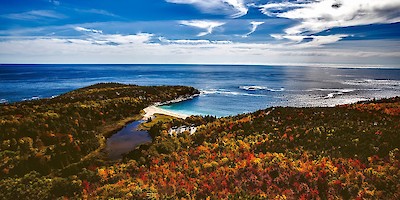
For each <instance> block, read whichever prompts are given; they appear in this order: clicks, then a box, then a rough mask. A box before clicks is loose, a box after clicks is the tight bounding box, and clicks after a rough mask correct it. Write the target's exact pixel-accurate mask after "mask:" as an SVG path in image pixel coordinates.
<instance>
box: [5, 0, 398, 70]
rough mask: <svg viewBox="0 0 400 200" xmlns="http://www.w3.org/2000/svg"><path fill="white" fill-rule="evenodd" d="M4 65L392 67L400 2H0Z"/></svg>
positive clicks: (37, 0) (396, 64)
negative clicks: (131, 64) (107, 64)
mask: <svg viewBox="0 0 400 200" xmlns="http://www.w3.org/2000/svg"><path fill="white" fill-rule="evenodd" d="M0 4H1V6H0V63H20V64H23V63H94V64H97V63H135V64H257V65H258V64H260V65H303V64H304V65H323V66H361V67H367V66H389V67H399V63H400V0H274V1H270V0H118V1H110V0H12V1H11V0H0Z"/></svg>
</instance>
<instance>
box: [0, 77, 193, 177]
mask: <svg viewBox="0 0 400 200" xmlns="http://www.w3.org/2000/svg"><path fill="white" fill-rule="evenodd" d="M197 92H198V91H197V90H195V89H194V88H191V87H184V86H158V87H146V86H137V85H123V84H117V83H106V84H96V85H92V86H89V87H85V88H82V89H78V90H75V91H72V92H69V93H66V94H63V95H61V96H58V97H56V98H52V99H41V100H36V101H26V102H19V103H13V104H2V105H0V141H1V143H0V161H1V162H0V177H6V176H12V175H18V176H22V175H24V174H26V173H28V172H30V171H32V170H35V171H37V172H39V173H40V174H49V173H50V172H53V171H54V170H55V169H63V168H65V167H67V166H68V165H70V164H72V163H75V162H78V161H80V160H81V159H82V158H84V157H85V156H87V155H88V154H90V153H92V152H93V151H94V150H96V149H98V148H101V147H102V145H104V144H103V143H104V139H105V138H104V137H107V135H109V134H112V133H113V131H114V130H117V129H119V128H121V127H122V126H124V125H125V123H126V122H128V121H130V120H133V119H135V116H138V114H139V113H140V111H141V110H142V109H143V108H145V107H147V106H149V105H150V104H152V103H155V102H163V101H169V100H173V99H176V98H178V97H181V96H189V95H192V94H194V93H197Z"/></svg>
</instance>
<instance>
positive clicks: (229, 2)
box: [165, 0, 248, 18]
mask: <svg viewBox="0 0 400 200" xmlns="http://www.w3.org/2000/svg"><path fill="white" fill-rule="evenodd" d="M165 1H166V2H169V3H176V4H189V5H194V6H195V7H197V8H199V9H200V10H201V11H202V12H204V13H212V14H227V15H230V16H231V17H232V18H238V17H241V16H243V15H246V14H247V12H248V8H247V6H246V5H245V3H244V0H165Z"/></svg>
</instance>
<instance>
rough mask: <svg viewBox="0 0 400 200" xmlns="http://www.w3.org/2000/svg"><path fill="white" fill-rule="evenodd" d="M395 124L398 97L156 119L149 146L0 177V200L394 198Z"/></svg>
mask: <svg viewBox="0 0 400 200" xmlns="http://www.w3.org/2000/svg"><path fill="white" fill-rule="evenodd" d="M89 90H90V89H89ZM83 91H86V89H83ZM190 91H194V90H190ZM78 92H79V90H78ZM72 94H74V93H72ZM165 94H168V93H167V91H165ZM67 95H71V94H67ZM85 95H88V94H85ZM60 98H61V99H63V98H64V97H60ZM103 98H104V96H103ZM64 99H68V98H64ZM48 101H51V100H48ZM28 104H34V102H33V103H28ZM7 106H12V105H7ZM102 112H106V110H102ZM109 112H110V111H109ZM102 116H104V115H102ZM103 119H104V120H109V118H107V117H104V118H103ZM58 122H60V121H58ZM72 122H73V121H72ZM106 123H107V122H106ZM62 124H68V123H62ZM179 125H196V126H198V129H197V132H196V133H195V134H194V135H191V136H190V135H188V134H185V133H184V134H180V135H178V136H176V137H175V136H174V137H171V136H169V135H168V134H167V131H168V130H169V128H170V127H173V126H179ZM49 127H50V126H49ZM399 130H400V98H399V97H396V98H391V99H384V100H379V101H371V102H362V103H358V104H350V105H342V106H337V107H334V108H290V107H276V108H268V109H265V110H260V111H257V112H254V113H249V114H242V115H238V116H233V117H225V118H219V119H216V118H214V117H210V116H206V117H199V116H192V117H189V118H187V119H186V120H179V119H175V120H173V121H172V122H160V123H157V124H154V125H153V126H152V127H151V128H150V130H149V132H150V134H151V136H152V137H153V143H152V144H151V145H142V146H141V147H140V148H139V149H136V150H134V151H132V152H131V153H129V154H127V155H126V156H125V158H124V159H123V161H122V162H118V163H104V162H86V163H84V164H82V165H80V166H79V167H80V168H77V169H79V170H70V171H68V173H62V174H58V175H57V174H50V175H43V174H39V173H37V172H30V173H29V174H26V175H24V176H19V177H13V178H3V179H2V180H1V181H0V190H1V193H0V197H1V198H5V199H7V198H10V197H18V198H22V199H26V198H29V199H56V198H60V197H72V198H83V199H87V198H89V199H90V198H100V199H108V198H123V199H181V198H183V199H207V198H211V199H274V198H277V199H335V198H340V199H354V198H360V199H361V198H367V199H399V197H400V181H399V176H400V151H399V148H400V137H399V136H400V131H399ZM73 138H74V141H75V140H76V138H75V136H74V137H73ZM18 144H19V143H18ZM22 144H24V143H22ZM2 152H3V155H4V152H7V151H2ZM3 158H4V157H3ZM3 162H4V159H3ZM25 164H26V165H29V164H30V163H29V162H28V161H25ZM28 183H29V184H28Z"/></svg>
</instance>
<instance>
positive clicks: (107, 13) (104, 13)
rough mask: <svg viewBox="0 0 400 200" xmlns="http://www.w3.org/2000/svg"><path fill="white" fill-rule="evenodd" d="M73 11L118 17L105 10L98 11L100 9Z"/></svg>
mask: <svg viewBox="0 0 400 200" xmlns="http://www.w3.org/2000/svg"><path fill="white" fill-rule="evenodd" d="M75 11H77V12H81V13H91V14H98V15H104V16H109V17H119V16H118V15H116V14H114V13H111V12H108V11H106V10H100V9H87V10H83V9H75Z"/></svg>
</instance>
